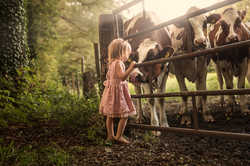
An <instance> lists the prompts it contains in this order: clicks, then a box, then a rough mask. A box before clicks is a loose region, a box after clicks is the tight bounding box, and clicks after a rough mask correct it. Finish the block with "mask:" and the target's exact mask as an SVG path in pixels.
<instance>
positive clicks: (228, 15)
mask: <svg viewBox="0 0 250 166" xmlns="http://www.w3.org/2000/svg"><path fill="white" fill-rule="evenodd" d="M238 17H239V14H238V13H237V11H236V10H235V9H233V8H232V9H230V10H227V11H226V12H224V13H223V15H222V19H223V20H224V21H225V22H226V23H227V25H229V27H230V29H229V35H228V37H227V39H226V41H227V42H228V38H230V37H234V36H237V34H236V33H235V31H234V23H235V21H236V19H237V18H238Z"/></svg>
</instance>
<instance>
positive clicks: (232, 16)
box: [208, 8, 246, 46]
mask: <svg viewBox="0 0 250 166" xmlns="http://www.w3.org/2000/svg"><path fill="white" fill-rule="evenodd" d="M245 15H246V12H245V11H243V12H240V11H237V10H235V9H234V8H228V9H226V10H225V11H224V12H223V13H222V14H221V15H219V14H212V15H210V16H209V17H208V23H209V24H211V25H212V26H211V27H212V28H211V32H210V34H209V38H210V41H213V42H212V45H214V46H221V45H225V44H230V43H234V42H237V41H241V40H245V39H244V35H243V34H242V24H241V23H242V20H243V19H244V17H245Z"/></svg>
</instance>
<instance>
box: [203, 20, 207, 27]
mask: <svg viewBox="0 0 250 166" xmlns="http://www.w3.org/2000/svg"><path fill="white" fill-rule="evenodd" d="M202 27H203V29H207V20H205V21H204V22H203V26H202Z"/></svg>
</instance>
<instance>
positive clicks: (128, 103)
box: [99, 60, 136, 118]
mask: <svg viewBox="0 0 250 166" xmlns="http://www.w3.org/2000/svg"><path fill="white" fill-rule="evenodd" d="M116 65H120V67H121V69H122V71H123V72H125V65H124V63H123V62H122V61H121V60H114V61H113V62H112V63H111V64H110V65H109V70H108V72H107V75H106V77H107V80H106V81H104V86H105V89H104V91H103V94H102V98H101V103H100V107H99V112H100V113H101V114H103V115H104V116H108V117H114V118H115V117H120V118H122V117H128V116H129V115H135V114H136V110H135V106H134V104H133V102H132V100H131V96H130V93H129V89H128V83H127V81H122V80H121V79H119V78H118V76H117V74H116V72H115V66H116Z"/></svg>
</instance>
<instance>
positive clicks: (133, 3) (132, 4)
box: [112, 0, 143, 15]
mask: <svg viewBox="0 0 250 166" xmlns="http://www.w3.org/2000/svg"><path fill="white" fill-rule="evenodd" d="M141 1H143V0H134V1H132V2H129V3H127V4H125V5H123V6H122V7H120V8H118V9H115V10H113V11H112V13H113V14H114V15H116V14H118V13H120V12H121V11H123V10H125V9H128V8H130V7H132V6H134V5H136V4H137V3H139V2H141Z"/></svg>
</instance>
